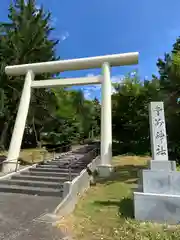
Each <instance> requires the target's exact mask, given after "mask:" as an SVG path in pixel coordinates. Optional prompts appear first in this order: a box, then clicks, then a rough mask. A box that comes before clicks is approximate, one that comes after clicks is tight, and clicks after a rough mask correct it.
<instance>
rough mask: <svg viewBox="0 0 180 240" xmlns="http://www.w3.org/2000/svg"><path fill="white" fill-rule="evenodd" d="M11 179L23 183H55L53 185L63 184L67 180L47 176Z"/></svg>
mask: <svg viewBox="0 0 180 240" xmlns="http://www.w3.org/2000/svg"><path fill="white" fill-rule="evenodd" d="M11 179H15V180H24V181H28V180H29V181H39V182H45V183H48V182H55V183H63V182H64V181H66V180H68V178H66V177H52V176H51V177H49V176H32V175H20V174H17V175H14V176H12V177H11Z"/></svg>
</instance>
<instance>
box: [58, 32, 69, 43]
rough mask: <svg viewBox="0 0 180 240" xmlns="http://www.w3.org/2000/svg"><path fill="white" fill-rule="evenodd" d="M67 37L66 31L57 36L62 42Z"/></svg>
mask: <svg viewBox="0 0 180 240" xmlns="http://www.w3.org/2000/svg"><path fill="white" fill-rule="evenodd" d="M68 37H69V33H68V32H67V31H66V32H65V33H64V34H62V35H61V36H60V37H59V40H60V42H63V41H65V40H66V39H67V38H68Z"/></svg>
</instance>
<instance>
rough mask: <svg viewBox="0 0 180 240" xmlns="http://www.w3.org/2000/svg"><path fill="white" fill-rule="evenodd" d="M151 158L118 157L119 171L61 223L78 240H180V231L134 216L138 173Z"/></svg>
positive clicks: (81, 199)
mask: <svg viewBox="0 0 180 240" xmlns="http://www.w3.org/2000/svg"><path fill="white" fill-rule="evenodd" d="M147 159H148V157H135V156H133V157H130V156H127V157H114V159H113V163H114V165H115V169H116V171H115V172H114V173H113V175H112V176H111V177H110V178H109V179H108V180H107V181H106V182H105V181H101V182H98V183H97V185H96V186H94V187H91V188H90V189H89V190H88V191H87V192H86V193H85V194H84V196H82V197H81V198H80V200H79V202H78V205H77V207H76V209H75V211H74V213H73V214H71V215H70V216H69V217H67V218H66V219H64V220H63V221H61V222H60V223H59V227H60V228H62V226H68V229H69V231H70V232H71V233H72V235H74V239H76V240H100V239H104V240H121V239H127V240H165V239H166V240H167V239H169V240H173V239H180V228H178V227H177V226H167V225H161V224H155V223H149V222H138V221H136V220H135V219H134V217H133V199H132V196H133V195H132V192H133V189H135V188H136V187H137V178H138V175H137V173H138V170H139V169H141V168H145V167H146V163H147Z"/></svg>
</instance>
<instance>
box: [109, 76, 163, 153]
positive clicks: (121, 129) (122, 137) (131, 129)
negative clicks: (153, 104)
mask: <svg viewBox="0 0 180 240" xmlns="http://www.w3.org/2000/svg"><path fill="white" fill-rule="evenodd" d="M115 87H116V93H115V94H113V96H112V107H113V112H112V117H113V139H114V140H116V142H118V143H119V146H118V147H119V151H120V152H121V153H127V152H131V153H135V154H139V153H140V154H142V153H147V152H149V151H150V139H149V120H148V118H149V116H148V105H149V103H150V101H152V100H158V99H159V90H158V88H159V81H158V80H157V79H153V80H152V81H146V80H144V81H140V79H139V76H138V74H137V73H136V74H135V75H134V76H131V75H130V74H128V75H127V77H125V79H124V80H123V81H122V82H121V83H119V84H117V85H116V86H115Z"/></svg>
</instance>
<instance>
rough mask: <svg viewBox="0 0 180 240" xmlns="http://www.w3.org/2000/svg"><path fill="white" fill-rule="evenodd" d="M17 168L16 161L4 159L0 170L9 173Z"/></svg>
mask: <svg viewBox="0 0 180 240" xmlns="http://www.w3.org/2000/svg"><path fill="white" fill-rule="evenodd" d="M18 169H19V163H17V161H14V160H12V161H5V162H4V163H3V167H2V172H3V173H11V172H14V171H15V170H17V171H18Z"/></svg>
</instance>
